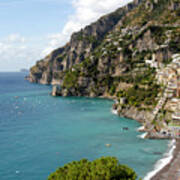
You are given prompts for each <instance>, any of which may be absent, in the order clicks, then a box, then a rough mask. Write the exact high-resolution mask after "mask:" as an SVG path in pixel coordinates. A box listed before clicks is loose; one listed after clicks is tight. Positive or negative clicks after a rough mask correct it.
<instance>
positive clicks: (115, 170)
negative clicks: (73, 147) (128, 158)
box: [48, 157, 137, 180]
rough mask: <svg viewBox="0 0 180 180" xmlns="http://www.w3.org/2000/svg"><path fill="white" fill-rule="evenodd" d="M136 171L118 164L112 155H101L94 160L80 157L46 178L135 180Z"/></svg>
mask: <svg viewBox="0 0 180 180" xmlns="http://www.w3.org/2000/svg"><path fill="white" fill-rule="evenodd" d="M136 178H137V175H136V173H135V172H134V171H133V170H132V169H130V168H129V167H127V166H125V165H121V164H119V162H118V160H117V159H116V158H114V157H102V158H100V159H96V160H94V161H88V160H87V159H82V160H80V161H73V162H71V163H68V164H66V165H64V166H63V167H60V168H59V169H58V170H56V171H55V172H54V173H52V174H51V175H50V176H49V178H48V180H119V179H121V180H135V179H136Z"/></svg>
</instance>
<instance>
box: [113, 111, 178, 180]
mask: <svg viewBox="0 0 180 180" xmlns="http://www.w3.org/2000/svg"><path fill="white" fill-rule="evenodd" d="M111 112H112V113H113V114H115V115H118V112H117V110H115V109H112V110H111ZM133 120H135V121H137V120H136V119H133ZM138 122H139V121H138ZM139 123H140V124H142V123H141V122H139ZM137 131H139V132H142V134H141V135H139V136H138V137H139V138H141V139H145V138H146V137H147V134H148V132H147V131H146V130H145V129H144V126H140V127H139V128H138V129H137ZM154 139H160V138H154ZM162 139H163V138H162ZM168 146H169V148H168V149H167V151H166V152H165V153H164V154H163V157H162V158H161V159H159V160H158V161H157V162H156V163H155V165H154V169H153V170H152V171H150V172H148V173H147V174H146V176H145V177H144V178H143V180H169V179H172V180H180V163H179V166H178V162H180V139H177V140H175V139H171V141H170V143H169V145H168ZM178 170H179V171H178ZM172 177H173V178H172Z"/></svg>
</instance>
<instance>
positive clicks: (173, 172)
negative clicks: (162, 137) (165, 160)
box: [151, 140, 180, 180]
mask: <svg viewBox="0 0 180 180" xmlns="http://www.w3.org/2000/svg"><path fill="white" fill-rule="evenodd" d="M151 180H180V140H178V141H177V145H176V149H175V151H174V158H173V160H172V161H171V163H169V164H168V165H167V166H166V167H165V168H163V169H162V170H161V171H160V172H159V173H158V174H157V175H156V176H154V177H153V178H152V179H151Z"/></svg>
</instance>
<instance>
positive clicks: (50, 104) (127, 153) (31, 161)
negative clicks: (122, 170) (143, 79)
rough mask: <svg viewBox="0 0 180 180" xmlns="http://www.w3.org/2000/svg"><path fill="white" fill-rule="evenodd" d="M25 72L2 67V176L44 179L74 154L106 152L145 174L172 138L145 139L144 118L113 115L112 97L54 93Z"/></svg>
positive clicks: (75, 157)
mask: <svg viewBox="0 0 180 180" xmlns="http://www.w3.org/2000/svg"><path fill="white" fill-rule="evenodd" d="M24 76H25V74H23V73H0V180H44V179H47V177H48V175H49V174H50V173H51V172H53V171H55V170H56V168H58V167H59V166H62V165H63V164H65V163H68V162H70V161H72V160H80V159H81V158H88V159H89V160H93V159H96V158H99V157H101V156H115V157H117V158H118V159H119V161H120V162H121V163H122V164H127V165H129V166H130V167H132V168H134V170H135V171H136V172H137V174H138V175H139V176H140V177H144V176H145V175H146V173H147V172H148V171H150V170H152V169H153V166H154V164H155V162H156V161H157V160H158V159H160V158H161V157H162V156H163V153H164V152H165V151H166V149H167V145H168V141H162V140H161V141H159V140H143V139H140V138H138V137H137V136H138V135H140V134H141V133H138V132H137V131H136V129H137V128H138V127H139V126H140V124H139V123H137V122H136V121H134V120H129V119H124V118H120V117H118V116H116V115H113V114H112V113H111V106H112V104H113V102H112V101H110V100H104V99H90V98H75V97H71V98H62V97H58V98H55V97H52V96H50V95H49V93H50V91H51V87H50V86H43V85H38V84H30V83H28V82H26V81H24ZM124 127H128V128H129V129H128V130H123V128H124ZM106 144H111V147H106Z"/></svg>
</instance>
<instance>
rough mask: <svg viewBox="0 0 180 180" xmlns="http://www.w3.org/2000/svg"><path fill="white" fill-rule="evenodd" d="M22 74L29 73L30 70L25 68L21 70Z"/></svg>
mask: <svg viewBox="0 0 180 180" xmlns="http://www.w3.org/2000/svg"><path fill="white" fill-rule="evenodd" d="M20 72H29V69H25V68H23V69H20Z"/></svg>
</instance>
